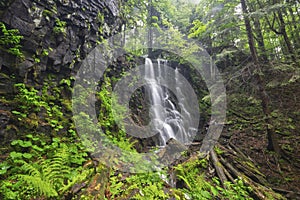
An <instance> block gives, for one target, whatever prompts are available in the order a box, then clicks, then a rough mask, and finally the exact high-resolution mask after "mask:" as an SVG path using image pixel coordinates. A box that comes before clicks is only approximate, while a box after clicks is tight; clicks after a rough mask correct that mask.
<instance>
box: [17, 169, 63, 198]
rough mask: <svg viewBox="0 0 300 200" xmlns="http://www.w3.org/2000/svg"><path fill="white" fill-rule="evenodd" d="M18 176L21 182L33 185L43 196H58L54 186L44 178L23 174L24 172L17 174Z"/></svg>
mask: <svg viewBox="0 0 300 200" xmlns="http://www.w3.org/2000/svg"><path fill="white" fill-rule="evenodd" d="M16 177H17V179H18V180H19V181H20V182H22V183H25V184H26V185H30V186H32V187H33V188H34V189H35V190H36V191H37V192H38V194H39V195H41V196H46V197H55V196H58V194H57V192H56V190H55V189H54V188H53V186H52V185H51V184H50V183H49V182H47V181H45V180H43V179H42V178H41V177H38V176H31V175H23V174H20V175H16Z"/></svg>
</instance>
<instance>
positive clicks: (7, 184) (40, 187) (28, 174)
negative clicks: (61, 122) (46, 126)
mask: <svg viewBox="0 0 300 200" xmlns="http://www.w3.org/2000/svg"><path fill="white" fill-rule="evenodd" d="M11 145H12V146H14V148H15V150H16V151H12V152H11V153H10V156H9V158H8V160H7V161H6V162H5V165H3V167H2V168H3V169H6V170H5V171H3V172H2V174H3V175H4V176H5V177H6V179H4V180H1V186H0V191H1V193H2V196H1V199H32V198H50V197H57V198H58V197H62V196H63V195H64V194H65V192H67V191H68V190H69V189H70V188H71V187H72V186H73V185H74V184H76V183H78V182H82V181H84V180H85V179H86V178H87V176H88V175H89V174H91V172H92V171H93V170H92V169H91V170H90V169H84V168H82V164H83V162H85V161H86V156H87V154H86V152H84V151H83V148H82V147H81V146H79V145H78V144H72V143H64V142H62V141H61V139H59V138H53V140H52V142H51V143H47V142H45V141H44V140H43V139H41V138H40V137H37V136H33V135H31V134H28V135H27V136H26V138H25V139H24V140H20V139H19V140H14V141H13V142H12V143H11ZM12 183H13V184H12ZM58 199H59V198H58Z"/></svg>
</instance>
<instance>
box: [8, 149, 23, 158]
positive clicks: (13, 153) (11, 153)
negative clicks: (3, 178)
mask: <svg viewBox="0 0 300 200" xmlns="http://www.w3.org/2000/svg"><path fill="white" fill-rule="evenodd" d="M9 156H10V157H11V158H12V159H13V160H15V159H17V158H22V156H23V154H22V153H19V152H15V151H12V152H10V154H9Z"/></svg>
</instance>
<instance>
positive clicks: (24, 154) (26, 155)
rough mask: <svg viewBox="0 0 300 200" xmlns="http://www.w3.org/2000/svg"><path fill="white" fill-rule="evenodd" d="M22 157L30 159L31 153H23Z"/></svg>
mask: <svg viewBox="0 0 300 200" xmlns="http://www.w3.org/2000/svg"><path fill="white" fill-rule="evenodd" d="M23 157H24V158H27V159H30V158H32V154H30V153H23Z"/></svg>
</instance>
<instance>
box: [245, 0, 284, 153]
mask: <svg viewBox="0 0 300 200" xmlns="http://www.w3.org/2000/svg"><path fill="white" fill-rule="evenodd" d="M240 1H241V5H242V10H243V13H244V14H245V15H244V21H245V27H246V31H247V37H248V44H249V48H250V52H251V57H252V60H253V62H254V66H255V68H256V71H257V72H256V75H255V76H256V81H257V85H258V90H259V94H260V98H261V102H262V109H263V112H264V115H265V123H266V129H267V136H268V147H267V148H268V150H271V151H274V152H276V153H278V154H280V152H281V149H280V147H279V144H278V140H277V138H276V135H275V132H274V129H273V126H272V121H271V118H270V108H269V97H268V95H267V92H266V90H265V84H264V81H263V78H262V76H261V75H260V73H261V67H260V64H259V61H258V57H257V52H256V48H255V43H254V37H253V31H252V27H251V23H250V19H249V17H248V10H247V5H246V2H245V0H240Z"/></svg>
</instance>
